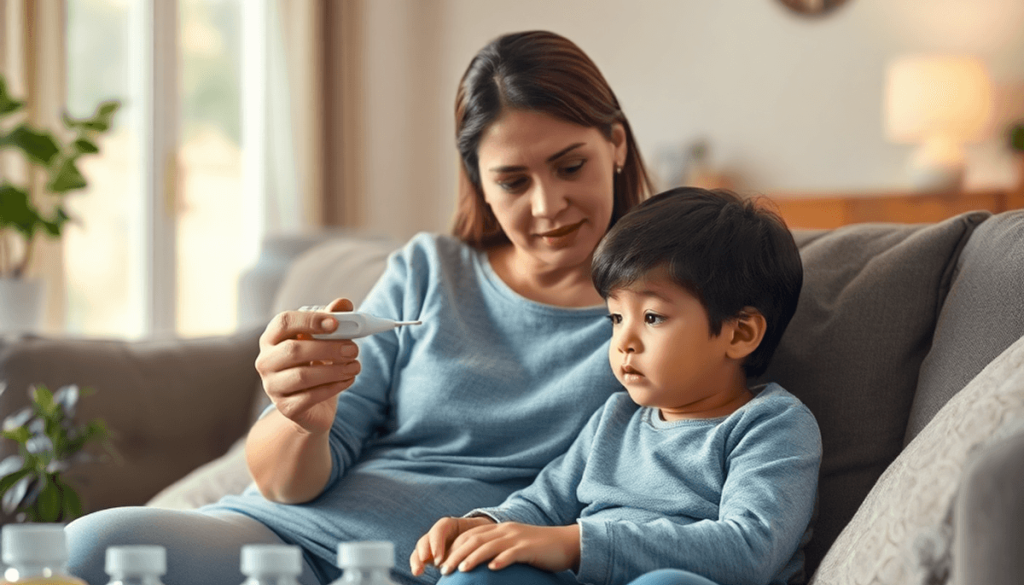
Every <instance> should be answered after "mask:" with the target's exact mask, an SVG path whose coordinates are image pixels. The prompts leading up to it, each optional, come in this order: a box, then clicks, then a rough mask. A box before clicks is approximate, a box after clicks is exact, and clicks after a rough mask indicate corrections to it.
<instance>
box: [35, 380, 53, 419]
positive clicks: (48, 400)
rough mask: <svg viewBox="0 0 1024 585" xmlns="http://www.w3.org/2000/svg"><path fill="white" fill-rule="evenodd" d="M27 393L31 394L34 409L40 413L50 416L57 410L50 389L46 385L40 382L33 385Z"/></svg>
mask: <svg viewBox="0 0 1024 585" xmlns="http://www.w3.org/2000/svg"><path fill="white" fill-rule="evenodd" d="M29 394H30V395H31V396H32V402H33V403H35V405H36V409H37V410H38V411H39V413H40V414H42V415H45V416H46V417H47V418H50V417H52V416H53V414H54V413H55V412H56V411H57V406H56V405H55V404H54V403H53V394H51V393H50V389H49V388H47V387H46V386H43V385H42V384H39V385H36V386H33V387H32V389H31V390H30V392H29Z"/></svg>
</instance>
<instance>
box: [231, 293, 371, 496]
mask: <svg viewBox="0 0 1024 585" xmlns="http://www.w3.org/2000/svg"><path fill="white" fill-rule="evenodd" d="M328 310H333V311H351V310H352V303H351V302H350V301H348V300H344V299H336V300H335V301H334V302H333V303H331V305H330V306H329V307H328ZM336 326H337V324H336V323H335V322H334V320H333V319H329V318H326V319H325V318H324V316H323V315H322V314H317V313H308V312H299V311H287V312H284V313H281V314H280V315H278V316H277V317H275V318H274V320H273V321H272V322H271V323H270V325H268V326H267V330H266V331H265V332H264V334H263V336H262V337H261V338H260V355H259V357H258V358H257V359H256V369H257V371H259V373H260V377H261V378H262V379H263V386H264V390H265V391H266V393H267V395H268V396H269V397H270V400H271V401H272V402H273V403H274V406H275V409H274V410H271V411H269V412H268V413H267V415H266V416H264V417H262V418H261V419H260V420H258V421H257V422H256V424H255V425H253V427H252V429H251V430H250V431H249V436H248V438H247V439H246V462H247V463H248V465H249V471H250V473H251V474H252V476H253V479H254V480H255V482H256V486H257V487H258V488H259V490H260V493H262V494H263V496H264V497H265V498H267V499H268V500H273V501H276V502H281V503H285V504H295V503H301V502H307V501H309V500H311V499H313V498H315V497H316V496H317V495H319V494H320V492H322V491H323V489H324V486H326V484H327V482H328V480H329V478H330V476H331V469H332V461H331V459H332V458H331V450H330V430H331V426H332V425H333V423H334V418H335V415H336V414H337V408H338V402H337V398H336V397H337V395H338V394H339V393H341V392H343V391H345V390H346V389H348V388H349V386H351V385H352V383H353V382H354V381H355V376H356V374H357V373H358V372H359V367H360V366H359V362H358V361H356V356H357V354H358V347H357V346H356V344H355V343H353V342H352V341H344V340H343V341H325V340H314V339H311V338H310V335H311V334H313V333H318V332H327V331H331V330H333V329H334V328H335V327H336Z"/></svg>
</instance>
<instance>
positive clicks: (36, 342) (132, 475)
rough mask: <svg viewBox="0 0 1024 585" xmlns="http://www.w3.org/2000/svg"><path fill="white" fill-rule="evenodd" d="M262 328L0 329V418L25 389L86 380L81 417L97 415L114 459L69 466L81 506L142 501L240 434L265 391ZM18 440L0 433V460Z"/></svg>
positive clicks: (24, 396) (20, 402)
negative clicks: (128, 333)
mask: <svg viewBox="0 0 1024 585" xmlns="http://www.w3.org/2000/svg"><path fill="white" fill-rule="evenodd" d="M260 333H261V330H250V331H245V332H241V333H238V334H235V335H231V336H223V337H210V338H204V339H181V340H147V341H107V340H86V339H56V338H46V337H37V336H16V337H15V336H9V337H0V381H3V382H5V383H6V386H7V388H6V390H5V391H3V392H2V393H0V418H2V417H6V416H7V415H9V414H11V413H13V412H15V411H17V410H19V409H20V408H22V407H24V406H25V405H26V404H28V392H27V390H28V388H29V386H30V385H33V384H45V385H46V386H47V387H49V388H50V389H51V390H53V389H56V388H58V387H60V386H63V385H66V384H77V385H79V386H80V387H82V388H92V389H93V390H95V394H92V395H90V396H86V397H84V398H83V399H82V400H81V402H79V414H78V419H79V420H89V419H92V418H96V417H99V418H102V419H104V420H105V421H106V423H107V425H108V426H109V427H110V429H111V430H112V431H113V433H115V438H114V445H115V447H116V448H117V451H118V452H119V453H120V455H121V456H122V458H123V461H122V462H120V463H113V462H106V463H100V462H98V463H87V464H82V465H79V466H78V467H76V468H74V469H73V470H72V475H70V476H69V480H70V481H71V482H72V484H73V485H75V486H76V487H77V488H79V494H80V495H81V496H82V499H83V504H84V506H85V508H86V510H87V511H92V510H98V509H103V508H108V507H112V506H124V505H141V504H143V503H145V502H146V501H147V500H149V499H150V498H151V497H153V495H154V494H156V493H157V492H158V491H160V490H161V489H163V488H164V487H166V486H167V485H169V484H171V483H172V482H174V481H175V480H177V479H178V478H181V477H182V476H184V475H186V474H187V473H189V472H190V471H191V470H193V469H194V468H196V467H198V466H199V465H202V464H203V463H205V462H207V461H210V460H212V459H215V458H217V457H219V456H220V455H222V454H223V453H224V452H225V451H227V450H228V448H229V447H230V446H231V444H232V443H233V442H234V441H236V440H237V439H238V438H239V437H240V436H242V435H243V434H244V433H245V432H246V431H247V429H248V426H249V424H250V421H251V420H252V411H253V408H254V402H255V400H256V399H257V397H258V396H259V394H260V393H261V392H260V391H259V389H260V383H259V376H258V374H257V373H256V370H255V368H254V366H253V363H254V362H255V360H256V355H257V354H258V352H259V335H260ZM15 448H16V446H15V445H14V444H13V443H12V442H10V441H0V458H2V457H4V456H6V455H7V454H9V453H11V452H13V451H14V450H15Z"/></svg>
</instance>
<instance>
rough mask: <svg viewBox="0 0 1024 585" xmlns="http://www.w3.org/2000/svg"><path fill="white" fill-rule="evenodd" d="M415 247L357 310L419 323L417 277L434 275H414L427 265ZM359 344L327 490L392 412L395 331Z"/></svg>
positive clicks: (392, 261) (335, 428)
mask: <svg viewBox="0 0 1024 585" xmlns="http://www.w3.org/2000/svg"><path fill="white" fill-rule="evenodd" d="M416 242H417V240H413V241H412V242H410V244H409V245H407V246H406V247H404V248H402V249H400V250H398V251H396V252H393V253H392V254H391V256H390V257H389V258H388V263H387V268H386V269H385V271H384V274H382V275H381V277H380V279H379V280H378V281H377V283H376V284H375V285H374V286H373V288H372V289H371V290H370V292H369V293H368V294H367V296H366V298H365V299H364V301H363V303H362V304H361V305H360V306H359V307H358V309H359V310H360V311H365V312H368V313H371V314H373V315H375V316H377V317H384V318H389V319H394V320H398V321H401V320H405V319H406V318H409V319H411V320H415V319H416V318H418V317H417V316H409V315H407V313H409V312H417V313H418V310H419V309H420V308H421V307H422V299H423V295H424V291H423V290H417V289H422V288H424V287H423V286H420V284H421V283H417V282H416V281H414V279H413V277H414V275H415V274H417V272H422V273H428V272H430V271H429V269H428V268H427V267H426V266H424V267H423V269H422V270H421V271H417V270H415V269H416V268H417V266H418V264H425V265H426V264H429V261H428V259H426V258H425V253H424V250H423V246H422V244H421V245H417V244H416ZM339 295H344V291H339ZM356 342H357V343H358V345H359V357H358V359H359V363H360V365H361V369H360V372H359V375H357V376H356V380H355V382H354V383H353V384H352V386H350V387H349V388H348V389H347V390H345V391H344V392H342V393H341V394H339V395H338V412H337V415H335V417H334V424H333V425H332V426H331V431H330V447H331V463H332V465H331V476H330V479H328V482H327V487H330V486H332V485H333V484H334V483H335V482H336V481H337V480H338V479H339V478H340V477H341V476H342V475H344V473H345V471H346V470H347V469H348V468H349V467H350V466H351V465H352V464H353V463H354V462H355V461H356V460H357V459H358V458H359V455H360V453H361V452H362V449H363V446H364V445H365V443H366V440H367V439H368V438H369V437H371V436H372V435H373V434H374V433H375V432H376V431H377V429H379V428H380V427H381V426H382V425H383V424H384V422H385V419H386V416H387V412H388V402H389V400H390V394H391V383H392V379H393V377H394V376H393V374H394V364H395V363H396V361H397V356H398V354H399V351H400V345H399V334H398V332H397V331H396V330H392V331H387V332H384V333H379V334H377V335H371V336H369V337H364V338H362V339H358V340H356ZM327 487H325V490H326V489H327Z"/></svg>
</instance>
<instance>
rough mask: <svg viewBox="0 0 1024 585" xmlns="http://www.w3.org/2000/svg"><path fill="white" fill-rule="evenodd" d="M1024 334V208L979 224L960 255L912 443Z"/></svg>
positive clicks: (910, 432) (914, 416)
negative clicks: (951, 400) (964, 388)
mask: <svg viewBox="0 0 1024 585" xmlns="http://www.w3.org/2000/svg"><path fill="white" fill-rule="evenodd" d="M1021 336H1024V210H1018V211H1008V212H1005V213H1000V214H999V215H994V216H992V217H991V218H989V219H987V220H985V222H984V223H982V224H981V225H979V226H978V227H977V229H975V230H974V233H973V234H971V239H970V240H968V242H967V245H966V246H964V249H963V252H961V253H960V255H959V256H958V257H957V260H956V265H955V270H954V273H953V281H952V283H951V286H950V289H949V294H948V295H947V296H946V302H944V303H943V304H942V311H941V312H940V313H939V319H938V323H937V324H936V326H935V337H934V339H933V340H932V348H931V351H929V352H928V356H927V357H925V359H924V363H923V364H922V365H921V376H920V380H919V381H918V388H917V392H916V393H915V394H914V404H913V405H912V406H911V409H910V420H909V421H908V423H907V434H906V437H905V440H904V442H905V443H909V442H910V441H911V440H913V438H914V437H916V436H917V434H918V433H920V432H921V430H922V429H923V428H924V426H925V425H927V424H928V422H929V421H930V420H932V417H933V416H935V413H937V412H938V411H939V409H941V408H942V407H943V405H945V404H946V402H948V401H949V399H950V398H952V397H953V395H954V394H956V393H957V392H959V391H960V390H961V389H962V388H963V387H964V386H966V385H967V383H968V382H970V381H971V380H972V379H974V377H975V376H976V375H978V373H979V372H981V370H982V368H984V367H985V366H986V365H987V364H988V363H989V362H990V361H992V360H993V359H994V358H995V357H996V356H998V355H999V354H1001V353H1002V352H1003V350H1005V349H1006V348H1007V347H1009V346H1010V345H1011V344H1013V342H1015V341H1016V340H1018V339H1020V338H1021Z"/></svg>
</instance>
